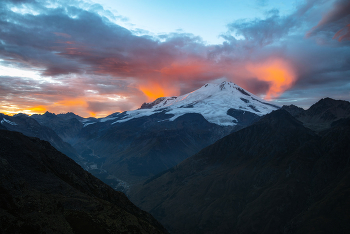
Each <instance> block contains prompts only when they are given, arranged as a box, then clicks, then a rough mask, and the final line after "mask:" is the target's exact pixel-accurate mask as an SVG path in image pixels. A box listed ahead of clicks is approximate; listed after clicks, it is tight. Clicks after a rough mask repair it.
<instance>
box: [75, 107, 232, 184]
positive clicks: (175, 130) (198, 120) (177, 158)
mask: <svg viewBox="0 0 350 234" xmlns="http://www.w3.org/2000/svg"><path fill="white" fill-rule="evenodd" d="M164 115H165V114H163V113H159V114H154V115H151V116H147V117H141V118H136V119H132V120H129V121H127V122H124V123H116V124H115V125H113V126H112V127H110V128H109V129H106V130H105V131H104V132H103V134H101V133H100V132H98V131H99V129H101V128H98V127H97V123H96V124H92V125H91V126H87V127H85V128H84V129H83V131H82V134H83V133H84V131H85V129H86V131H88V132H93V131H91V130H89V128H91V129H96V133H95V137H96V136H99V134H100V135H101V136H100V137H96V138H93V139H92V140H90V141H86V143H85V144H82V143H81V142H79V147H81V148H84V147H88V148H90V149H91V150H93V153H94V155H98V156H100V157H101V158H104V164H103V165H104V166H103V169H106V170H107V171H109V172H110V173H113V174H114V175H115V176H117V177H118V178H120V179H122V180H126V181H128V182H131V183H134V182H137V181H140V180H143V179H146V178H149V177H151V176H154V175H156V174H158V173H159V172H162V171H164V170H167V169H169V168H171V167H173V166H174V165H176V164H178V163H179V162H181V161H182V160H184V159H185V158H187V157H189V156H191V155H192V154H194V153H196V152H198V151H199V150H200V149H202V148H204V147H205V146H208V145H209V144H211V143H213V142H215V141H216V140H217V139H220V138H221V137H223V136H225V135H227V134H228V133H229V132H230V131H231V130H232V127H222V126H218V125H216V124H212V123H209V122H208V121H207V120H205V119H204V118H203V116H201V115H199V114H185V115H183V116H180V117H178V118H177V119H176V120H174V121H164ZM86 136H87V137H89V135H88V134H87V135H86Z"/></svg>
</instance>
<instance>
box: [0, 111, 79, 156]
mask: <svg viewBox="0 0 350 234" xmlns="http://www.w3.org/2000/svg"><path fill="white" fill-rule="evenodd" d="M0 121H1V124H0V125H2V126H5V127H6V129H7V130H10V131H16V132H21V133H23V134H24V135H26V136H30V137H38V138H40V139H41V140H45V141H48V142H50V144H51V145H52V146H53V147H55V148H56V149H57V150H59V151H60V152H62V153H64V154H65V155H67V156H68V157H70V158H72V159H74V160H75V161H76V162H79V161H80V156H79V155H78V153H77V152H76V150H75V149H74V148H73V147H72V146H71V145H70V144H68V143H67V142H64V141H63V140H62V139H61V138H60V137H59V136H58V135H57V134H56V133H55V131H53V130H52V129H51V128H48V127H45V126H42V125H40V124H39V123H38V122H37V121H36V120H35V119H33V118H31V117H29V116H27V115H25V114H17V115H15V116H7V115H4V114H0Z"/></svg>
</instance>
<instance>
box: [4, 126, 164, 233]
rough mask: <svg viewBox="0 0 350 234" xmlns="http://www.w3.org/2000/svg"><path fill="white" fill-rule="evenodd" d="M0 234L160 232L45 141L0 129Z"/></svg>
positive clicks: (146, 216)
mask: <svg viewBox="0 0 350 234" xmlns="http://www.w3.org/2000/svg"><path fill="white" fill-rule="evenodd" d="M0 146H1V147H0V193H1V196H0V228H1V232H2V233H84V234H85V233H166V231H165V229H164V228H163V227H162V226H161V225H160V224H159V223H158V222H157V221H156V220H155V219H153V217H152V216H150V215H149V214H147V213H146V212H143V211H141V210H140V209H138V208H137V207H136V206H134V205H133V204H132V203H131V202H130V201H129V200H128V199H127V198H126V196H125V195H124V194H122V193H120V192H116V191H114V190H113V189H112V188H110V187H109V186H107V185H105V184H104V183H102V182H101V181H100V180H98V179H97V178H95V177H93V176H92V175H91V174H90V173H88V172H86V171H84V170H83V169H82V168H81V167H80V166H79V165H77V164H76V163H75V162H74V161H73V160H71V159H70V158H68V157H66V156H65V155H63V154H62V153H60V152H58V151H57V150H56V149H54V148H53V147H52V146H51V145H50V144H49V143H48V142H46V141H41V140H39V139H38V138H29V137H26V136H24V135H22V134H21V133H18V132H11V131H6V130H0Z"/></svg>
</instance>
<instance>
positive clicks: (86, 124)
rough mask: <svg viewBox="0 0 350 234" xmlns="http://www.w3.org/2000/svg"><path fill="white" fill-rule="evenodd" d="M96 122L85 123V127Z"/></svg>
mask: <svg viewBox="0 0 350 234" xmlns="http://www.w3.org/2000/svg"><path fill="white" fill-rule="evenodd" d="M95 123H96V122H94V123H85V124H84V125H83V128H85V127H86V126H88V125H91V124H95Z"/></svg>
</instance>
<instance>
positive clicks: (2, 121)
mask: <svg viewBox="0 0 350 234" xmlns="http://www.w3.org/2000/svg"><path fill="white" fill-rule="evenodd" d="M4 122H6V123H8V124H11V125H18V124H16V123H15V122H11V121H10V120H7V119H5V118H3V119H2V120H1V124H4Z"/></svg>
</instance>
